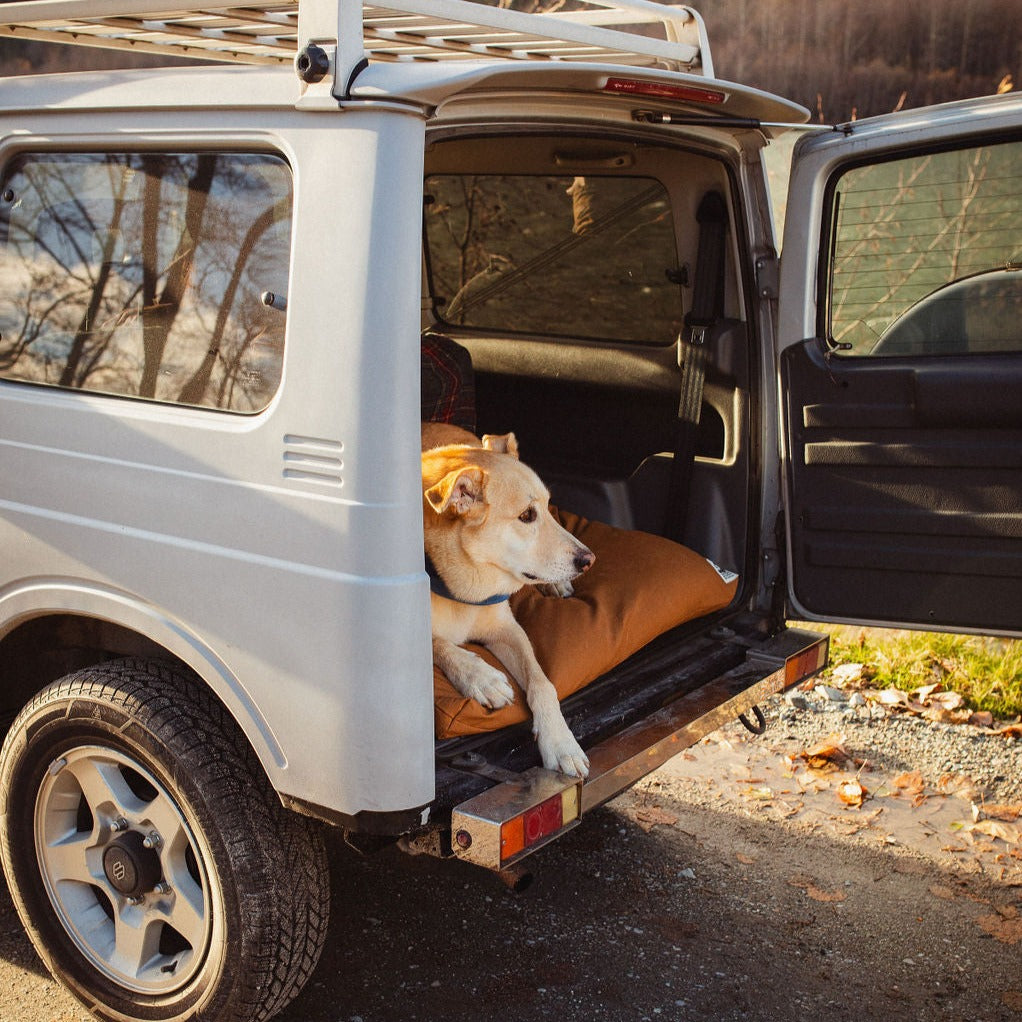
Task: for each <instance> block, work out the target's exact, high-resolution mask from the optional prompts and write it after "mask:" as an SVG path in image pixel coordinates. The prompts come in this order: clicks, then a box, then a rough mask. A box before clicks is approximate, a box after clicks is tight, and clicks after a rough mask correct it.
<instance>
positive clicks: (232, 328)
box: [0, 153, 291, 411]
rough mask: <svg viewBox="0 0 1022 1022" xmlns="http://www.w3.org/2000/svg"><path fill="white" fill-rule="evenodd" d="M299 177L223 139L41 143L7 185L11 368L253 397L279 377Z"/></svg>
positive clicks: (56, 381) (164, 395)
mask: <svg viewBox="0 0 1022 1022" xmlns="http://www.w3.org/2000/svg"><path fill="white" fill-rule="evenodd" d="M290 209H291V185H290V176H289V173H288V171H287V168H286V166H285V164H284V163H283V161H281V160H279V159H277V158H274V157H270V156H263V155H254V154H224V153H173V154H167V153H144V154H91V153H80V154H57V155H48V154H33V155H28V156H22V157H20V158H18V159H17V160H15V161H14V163H13V164H12V165H11V167H10V168H9V170H8V173H7V174H6V175H5V178H4V181H3V183H2V186H0V273H2V278H0V279H3V281H4V285H3V288H2V289H0V373H2V374H3V375H4V376H6V377H8V378H14V379H21V380H26V381H30V382H36V383H48V384H53V385H56V386H61V387H70V388H76V389H85V390H91V391H100V392H105V393H114V394H125V395H132V396H138V397H143V398H150V399H155V400H161V401H173V402H177V403H183V404H189V405H205V406H214V407H220V408H227V409H232V410H235V411H252V410H258V409H259V408H262V407H264V406H265V405H266V404H267V403H268V401H269V400H270V398H271V397H272V395H273V393H274V392H275V390H276V387H277V385H278V383H279V380H280V374H281V365H282V357H283V334H284V316H283V315H282V314H281V313H280V312H279V311H277V310H274V309H268V308H267V307H266V306H264V305H263V304H262V302H261V301H260V297H259V296H260V292H261V291H263V290H272V291H276V292H277V293H284V292H286V285H287V262H288V249H289V244H290Z"/></svg>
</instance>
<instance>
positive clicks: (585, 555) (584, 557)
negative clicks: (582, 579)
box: [575, 550, 596, 575]
mask: <svg viewBox="0 0 1022 1022" xmlns="http://www.w3.org/2000/svg"><path fill="white" fill-rule="evenodd" d="M595 560H596V554H594V553H593V552H592V550H580V551H579V552H578V553H577V554H575V570H576V571H577V572H578V573H579V574H580V575H581V574H582V572H584V571H588V570H589V569H590V568H591V567H592V566H593V561H595Z"/></svg>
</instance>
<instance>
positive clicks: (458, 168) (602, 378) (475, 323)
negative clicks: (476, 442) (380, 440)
mask: <svg viewBox="0 0 1022 1022" xmlns="http://www.w3.org/2000/svg"><path fill="white" fill-rule="evenodd" d="M730 194H731V193H730V189H729V180H728V175H727V171H726V168H725V166H724V164H723V163H722V162H721V161H720V160H719V159H717V158H714V157H713V156H711V155H709V154H707V153H702V152H697V151H692V150H685V149H680V148H672V147H668V146H664V145H655V144H650V143H647V142H645V141H636V140H635V139H630V140H621V141H617V140H613V139H611V140H607V139H600V140H598V141H597V140H592V139H587V138H584V137H572V136H570V135H565V134H558V135H557V136H554V135H552V134H521V135H518V136H516V137H514V138H513V139H507V138H503V139H495V138H492V137H481V136H476V137H448V138H442V139H440V140H437V141H435V142H433V143H432V144H431V145H429V146H428V147H427V150H426V168H425V205H424V221H425V222H424V273H425V296H426V297H425V301H424V305H425V306H426V313H425V320H424V330H425V332H424V349H423V350H424V362H423V364H424V406H423V417H424V418H425V419H441V420H443V419H445V418H447V419H449V421H455V422H456V424H458V425H461V426H463V427H466V428H469V429H471V430H472V431H474V432H476V433H477V434H478V435H480V436H481V435H483V434H485V433H505V432H508V431H513V432H514V433H515V434H516V436H517V437H518V440H519V444H520V449H521V456H522V458H523V460H525V461H526V462H527V463H528V464H530V465H531V466H532V467H533V468H535V469H536V470H537V472H538V473H539V474H540V476H541V477H542V478H543V479H544V481H545V482H546V484H547V486H548V487H549V488H550V490H551V493H552V503H553V504H555V505H556V506H557V507H558V508H559V509H561V510H562V511H563V512H569V513H570V514H571V517H572V519H573V520H574V516H581V518H582V519H583V520H584V521H590V522H593V523H598V527H599V528H605V527H609V529H608V530H607V533H606V534H605V535H603V534H601V535H600V536H597V537H596V541H595V542H593V541H592V538H591V536H590V535H586V536H584V538H585V539H586V541H587V542H590V545H592V546H593V549H594V550H595V551H596V553H597V563H598V564H599V563H600V558H601V549H600V547H601V546H604V547H607V548H608V549H610V548H613V552H612V553H608V554H606V555H605V556H604V559H605V560H606V557H608V556H611V557H614V558H619V563H620V566H621V568H622V572H621V573H619V577H621V578H624V579H625V580H626V581H624V582H623V583H619V584H623V585H624V587H625V590H626V592H625V594H624V596H621V594H616V597H617V598H620V599H621V606H619V607H618V608H617V610H616V611H615V615H617V616H616V617H615V615H607V617H606V620H604V619H603V618H601V616H600V613H599V612H598V611H599V608H598V611H597V612H594V616H593V617H589V618H587V619H586V620H585V622H584V627H586V628H587V629H588V631H589V636H590V640H589V641H590V643H591V644H593V645H597V646H598V645H600V643H601V642H602V639H600V638H594V635H599V628H594V626H593V621H594V619H595V620H598V621H603V624H604V627H605V629H607V630H624V631H629V630H630V628H631V625H630V623H629V621H627V620H626V618H625V616H624V615H625V607H626V606H628V607H631V606H632V605H633V604H638V608H639V609H638V610H637V611H636V613H639V614H644V615H646V616H648V617H650V618H651V619H653V618H656V614H655V613H654V612H653V607H654V606H657V605H661V606H662V605H663V604H664V603H665V602H666V603H668V604H670V603H673V602H675V601H677V602H678V607H677V613H676V614H675V615H674V616H673V617H671V616H668V617H667V618H664V619H662V620H659V624H657V625H656V630H655V631H652V633H647V632H641V635H640V637H638V638H636V643H637V645H636V644H633V645H634V648H633V649H629V650H627V655H626V656H625V657H624V658H623V660H624V663H622V664H618V663H617V662H616V661H612V662H610V663H600V664H599V667H598V668H596V669H595V670H596V673H595V674H593V676H592V677H589V678H587V679H586V682H587V683H588V682H592V681H593V678H594V677H599V681H598V683H596V684H593V685H591V686H590V685H587V686H586V687H585V691H584V692H583V693H578V694H576V695H574V696H573V697H572V698H570V699H569V700H568V702H566V703H565V704H564V705H565V710H566V712H567V713H568V718H569V721H570V722H571V724H572V726H573V729H575V730H576V733H580V732H581V734H580V737H581V738H582V740H583V741H584V739H585V737H587V730H586V729H587V727H591V728H592V732H591V733H592V735H595V736H598V734H599V733H600V729H601V727H602V726H603V724H601V721H603V722H604V723H605V722H606V720H608V719H611V718H614V719H619V718H620V714H621V713H622V712H628V713H636V714H638V713H640V712H648V711H649V709H650V707H651V706H656V705H658V704H662V703H663V702H666V701H669V700H670V699H672V698H674V697H676V696H677V695H678V694H679V692H684V691H687V690H688V689H690V688H692V687H697V686H698V684H699V683H700V679H701V678H704V677H709V676H712V673H713V672H715V671H718V670H719V669H720V667H721V663H722V662H724V661H725V660H726V661H727V662H728V663H731V660H730V659H728V657H729V655H730V656H732V657H733V656H735V655H736V650H730V651H726V652H725V653H724V659H723V660H721V659H717V658H716V656H715V654H714V653H713V652H712V651H711V649H710V647H711V646H713V645H714V644H713V643H711V642H710V640H708V639H707V638H706V633H707V632H708V630H709V629H708V625H709V623H710V622H711V621H712V618H711V617H709V616H708V612H707V611H706V610H705V605H697V606H695V607H692V608H689V609H687V610H686V609H685V608H684V607H683V606H681V604H682V603H684V602H685V593H684V590H686V589H691V588H692V587H693V586H692V585H691V584H690V581H689V580H690V579H691V575H690V574H689V572H690V566H688V565H687V564H686V565H681V564H676V563H674V562H672V561H670V559H669V558H670V556H671V554H668V553H666V552H665V551H666V550H667V548H668V547H670V548H672V549H675V548H676V549H679V550H680V549H684V550H685V552H686V553H687V554H693V553H694V554H695V555H699V556H697V557H696V558H695V559H696V560H698V561H703V558H709V559H710V560H711V561H712V562H714V564H715V565H719V566H721V567H722V568H724V569H725V571H724V572H723V576H722V577H723V578H724V579H726V581H727V589H726V591H724V592H723V594H722V595H721V597H720V598H719V599H718V600H716V601H715V602H714V603H712V607H713V609H714V610H720V609H722V608H724V607H728V606H734V605H735V604H736V603H737V602H738V601H737V596H738V592H739V587H740V585H741V581H740V580H737V579H735V578H734V575H735V574H738V575H744V574H745V561H746V555H747V549H748V543H747V534H748V531H749V527H750V519H749V513H750V512H749V484H750V480H751V479H752V477H753V472H754V466H753V460H752V459H753V452H752V447H751V444H750V418H749V417H750V374H751V356H750V352H749V343H748V335H747V331H746V328H745V324H744V323H743V322H742V319H743V311H742V308H743V307H742V303H741V301H740V299H739V289H738V284H737V280H736V278H735V270H734V268H735V266H736V259H735V250H734V247H733V246H734V244H735V242H734V232H733V230H731V229H730V227H726V228H725V229H724V231H723V233H722V238H723V246H724V251H725V252H726V255H725V256H724V257H723V258H722V260H721V262H720V264H717V267H715V265H714V264H713V263H712V262H710V261H708V260H706V259H704V258H702V257H701V255H700V240H701V235H703V237H704V238H705V235H706V233H707V232H706V231H705V230H703V225H702V224H701V223H700V219H701V213H700V210H701V204H702V203H703V202H704V199H705V197H706V196H707V195H710V196H713V197H720V198H721V199H723V202H721V203H719V205H720V208H721V209H724V210H726V208H727V202H728V196H729V195H730ZM725 215H726V214H725ZM708 267H709V269H708ZM700 269H702V271H703V272H702V274H700ZM711 272H712V275H713V278H714V279H713V280H712V281H708V282H705V283H702V287H703V288H704V289H708V291H709V292H710V293H711V294H716V295H719V298H717V299H715V301H714V315H713V317H712V319H713V324H712V327H711V328H710V329H709V331H708V333H707V340H706V344H705V349H706V353H705V382H704V383H703V387H702V392H701V395H702V400H701V410H700V414H699V421H698V424H697V425H693V426H690V427H685V428H684V429H683V430H682V431H681V432H682V434H684V433H685V429H687V430H688V434H687V436H688V439H689V442H690V444H694V450H695V457H694V458H693V457H692V456H691V454H690V453H688V451H690V450H691V447H689V448H685V446H684V444H681V445H679V427H678V417H679V393H680V391H681V389H682V382H683V375H682V368H681V367H680V366H679V363H681V364H682V366H683V365H684V362H685V361H686V359H687V358H689V357H693V358H697V357H698V355H694V354H692V345H691V343H690V342H691V338H692V333H693V327H692V316H691V313H692V311H693V302H694V300H695V299H694V295H695V294H696V292H697V291H698V290H699V288H700V283H699V282H697V277H702V278H704V279H705V278H707V277H708V275H709V274H710V273H711ZM687 315H688V317H689V319H688V322H686V316H687ZM437 345H439V346H442V347H444V349H445V350H446V351H447V356H446V357H447V358H449V359H450V360H451V366H454V367H455V368H453V369H451V371H452V372H456V373H458V374H466V373H470V375H468V376H467V377H466V376H464V375H459V380H464V379H466V378H467V379H468V380H469V381H470V383H469V384H468V385H469V386H471V388H472V390H471V395H472V396H471V398H470V399H469V400H468V401H467V402H464V401H463V402H462V403H461V408H460V416H461V417H460V418H458V417H457V414H454V413H452V412H451V403H450V402H447V404H444V403H443V402H440V403H438V402H437V401H436V400H435V394H433V396H430V397H427V396H426V395H425V391H426V390H428V389H429V388H428V387H427V386H426V384H425V380H426V376H427V375H428V374H429V372H430V369H429V359H430V358H431V357H434V356H433V355H430V356H427V355H426V354H425V352H426V351H427V349H433V348H435V347H436V346H437ZM447 371H448V370H447V369H443V370H441V371H440V372H441V373H446V372H447ZM461 386H463V384H462V383H459V387H461ZM434 390H435V388H434ZM441 405H443V407H441ZM452 415H453V417H452ZM676 451H680V452H681V453H680V454H679V457H677V458H676V457H675V452H676ZM679 464H681V465H683V466H684V471H682V472H680V473H679V474H680V476H681V478H682V479H683V480H684V484H683V485H684V492H685V494H686V499H685V500H684V501H683V503H684V504H685V507H686V510H687V511H688V513H687V515H686V516H685V519H684V523H683V524H682V523H679V522H678V521H677V520H675V519H672V517H671V515H670V514H669V513H668V506H669V504H671V503H673V502H674V501H673V500H672V487H675V489H676V487H677V483H678V477H677V476H674V472H675V469H676V466H678V465H679ZM568 527H569V528H570V529H571V530H572V531H575V526H574V524H569V525H568ZM576 534H579V535H582V534H581V533H576ZM620 537H626V541H625V542H623V543H621V544H620V549H618V544H617V543H616V541H617V540H618V539H619V538H620ZM663 537H669V538H671V539H674V540H677V541H678V543H680V544H683V547H681V546H678V545H677V544H674V543H672V544H667V545H666V546H662V547H661V546H657V547H655V548H654V549H650V550H647V549H646V548H645V547H644V545H643V544H645V543H647V542H655V543H663ZM703 563H705V562H703ZM679 575H683V576H684V577H682V578H680V579H679V577H678V576H679ZM584 595H585V599H583V600H581V601H561V602H563V603H568V604H571V603H586V602H589V603H591V604H595V603H596V601H594V600H590V599H589V596H588V594H584ZM529 599H530V600H533V598H532V597H529ZM534 602H536V601H535V600H534ZM542 602H543V604H544V606H542V607H540V608H538V609H537V608H536V607H535V606H534V605H532V604H530V605H528V606H525V607H521V606H518V607H515V612H516V615H517V616H518V618H519V620H520V621H522V622H523V623H524V624H525V627H526V630H527V631H529V633H530V637H531V638H532V640H533V644H534V646H536V647H537V649H543V650H545V651H546V656H547V660H548V665H549V664H550V663H555V664H556V666H555V667H550V666H548V673H549V674H550V675H551V678H552V680H554V683H555V685H557V687H558V690H559V692H560V694H561V695H562V698H563V697H564V695H565V689H564V687H563V686H562V684H561V679H559V678H558V677H556V676H555V675H556V674H557V672H558V671H560V670H561V669H562V668H566V667H567V662H568V661H569V660H571V659H572V656H571V655H569V654H567V653H566V654H564V656H563V657H562V658H561V659H562V660H563V661H564V662H563V663H561V662H560V661H558V657H557V654H556V653H555V652H554V651H555V650H556V648H557V647H559V646H561V645H564V644H565V642H566V643H567V648H568V649H571V650H574V652H575V653H577V652H578V650H577V645H578V644H577V642H576V643H574V644H573V643H572V642H571V641H570V640H567V638H566V633H567V632H569V631H570V629H571V626H572V624H573V623H576V622H575V621H574V620H573V619H572V617H571V612H570V610H569V609H567V608H562V609H561V611H560V619H559V620H557V621H555V622H553V623H549V622H548V621H547V619H548V618H553V617H555V616H556V613H555V611H553V610H552V609H551V608H550V607H549V604H550V603H551V601H549V600H545V601H542ZM513 606H515V605H514V604H513ZM544 615H545V617H544V619H543V620H542V621H539V620H537V618H538V617H543V616H544ZM637 634H639V633H637ZM697 637H698V638H697ZM718 645H719V644H718ZM724 645H726V644H724ZM547 647H549V649H548V648H547ZM686 650H687V651H688V654H689V656H690V657H691V660H690V662H688V663H686V659H685V655H684V654H685V651H686ZM721 651H722V650H717V655H719V654H720V653H721ZM617 653H620V649H617V651H616V654H615V655H617ZM739 659H740V658H739ZM675 661H677V662H678V663H679V665H681V666H679V668H678V669H675V668H674V667H673V666H671V667H668V666H667V665H668V664H672V665H673V664H674V662H675ZM541 662H543V656H542V655H541ZM725 669H726V668H725ZM569 673H570V671H569ZM574 691H576V684H575V682H574V681H572V682H571V684H569V685H568V688H567V692H568V693H571V692H574ZM600 691H604V692H605V693H606V696H605V698H604V699H603V702H602V705H601V698H600V696H599V695H598V693H599V692H600ZM611 693H613V694H611ZM622 703H627V704H628V707H627V710H623V709H622ZM573 712H574V713H575V716H574V717H573V716H572V713H573ZM440 715H441V711H440V710H439V709H438V736H439V737H441V738H443V737H445V736H446V735H452V736H456V735H464V734H466V733H478V734H482V733H485V732H489V731H491V730H492V729H494V728H497V727H499V726H501V725H500V722H499V715H493V714H491V715H489V717H490V718H493V717H497V718H498V719H497V720H492V719H490V720H488V719H483V717H482V716H479V717H478V718H477V719H475V720H474V721H472V722H471V723H470V724H469V730H468V731H465V730H457V729H455V730H453V731H447V730H446V729H445V728H444V727H442V726H441V725H440V722H439V717H440ZM582 718H584V720H583V719H582ZM511 731H512V732H514V729H511ZM522 734H524V732H521V731H519V736H521V735H522ZM523 744H528V743H524V742H523ZM461 747H462V746H459V749H460V748H461ZM440 748H441V751H442V749H443V745H441V747H440ZM523 754H524V753H523Z"/></svg>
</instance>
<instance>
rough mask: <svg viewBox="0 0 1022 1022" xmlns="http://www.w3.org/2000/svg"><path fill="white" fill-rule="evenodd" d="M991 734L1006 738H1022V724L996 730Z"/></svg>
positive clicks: (1009, 725)
mask: <svg viewBox="0 0 1022 1022" xmlns="http://www.w3.org/2000/svg"><path fill="white" fill-rule="evenodd" d="M991 734H995V735H1003V736H1004V737H1005V738H1022V722H1020V723H1018V724H1006V725H1005V726H1004V727H997V728H994V730H993V731H992V732H991Z"/></svg>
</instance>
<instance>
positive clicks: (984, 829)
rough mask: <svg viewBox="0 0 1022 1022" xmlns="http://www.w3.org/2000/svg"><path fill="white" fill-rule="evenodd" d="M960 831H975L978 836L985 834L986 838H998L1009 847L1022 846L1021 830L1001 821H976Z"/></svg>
mask: <svg viewBox="0 0 1022 1022" xmlns="http://www.w3.org/2000/svg"><path fill="white" fill-rule="evenodd" d="M962 830H966V831H977V832H978V833H980V834H986V835H987V837H993V838H998V839H999V840H1001V841H1004V842H1006V843H1007V844H1009V845H1017V844H1022V830H1020V829H1019V828H1018V827H1016V826H1013V825H1012V824H1010V823H1004V822H1003V821H1001V820H978V821H977V822H975V823H968V824H965V825H964V826H963V827H962Z"/></svg>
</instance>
